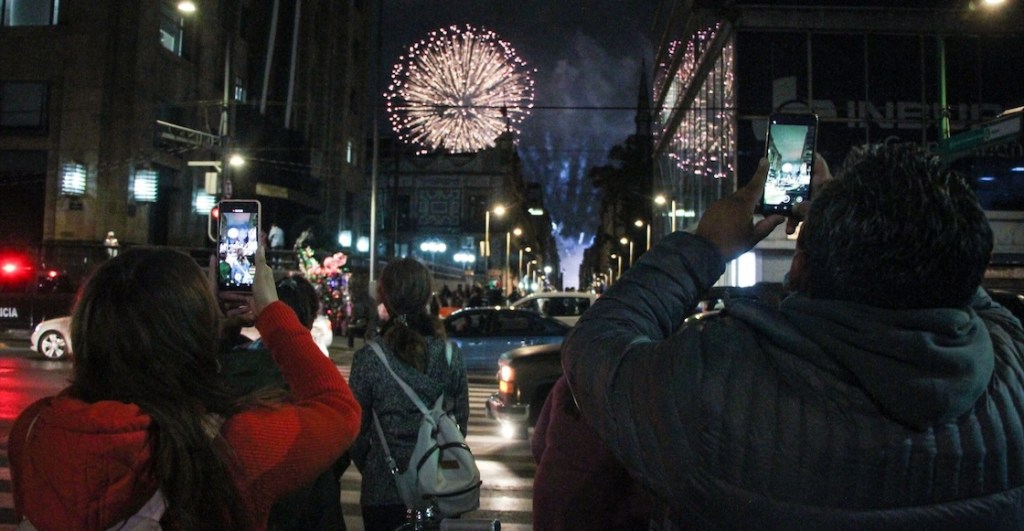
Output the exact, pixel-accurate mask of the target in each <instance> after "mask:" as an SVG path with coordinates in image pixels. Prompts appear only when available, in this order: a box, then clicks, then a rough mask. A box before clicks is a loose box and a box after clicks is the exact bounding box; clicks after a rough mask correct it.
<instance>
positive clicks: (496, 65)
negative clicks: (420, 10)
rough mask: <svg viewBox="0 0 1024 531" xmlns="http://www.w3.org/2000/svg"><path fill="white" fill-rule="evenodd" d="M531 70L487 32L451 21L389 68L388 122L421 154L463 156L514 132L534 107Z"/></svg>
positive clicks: (506, 46) (510, 49) (507, 45)
mask: <svg viewBox="0 0 1024 531" xmlns="http://www.w3.org/2000/svg"><path fill="white" fill-rule="evenodd" d="M531 74H532V72H531V71H530V70H529V69H528V68H527V67H526V62H525V61H523V60H522V59H520V58H519V57H518V56H517V55H516V53H515V50H514V49H513V48H512V46H511V45H510V44H509V43H508V42H506V41H503V40H501V39H500V38H498V36H497V35H496V34H495V33H494V32H492V31H488V30H484V29H477V28H474V27H472V26H468V25H467V26H466V27H465V28H459V27H457V26H451V27H448V28H442V29H439V30H437V31H434V32H431V34H430V36H429V37H428V38H426V39H424V40H421V41H419V42H418V43H416V44H413V45H412V46H410V47H409V49H408V52H407V53H406V55H404V56H402V57H400V58H399V60H398V63H397V64H395V66H394V68H393V69H392V72H391V85H390V86H389V87H388V90H387V92H386V93H385V94H384V96H385V98H387V108H388V115H389V116H390V119H391V125H392V127H393V128H394V130H395V132H396V133H398V135H399V137H400V138H402V139H403V140H405V141H407V142H410V143H412V144H415V145H417V146H418V147H419V148H420V152H421V153H424V152H427V151H436V150H444V151H448V152H451V153H468V152H474V151H479V150H480V149H483V148H485V147H489V146H493V145H494V140H495V138H497V136H498V135H500V134H501V133H502V132H504V131H505V130H506V128H508V127H511V128H512V129H513V130H518V126H519V124H520V123H521V122H522V120H523V119H524V118H525V117H526V116H527V115H529V112H530V109H531V108H532V107H533V90H534V88H533V78H532V75H531Z"/></svg>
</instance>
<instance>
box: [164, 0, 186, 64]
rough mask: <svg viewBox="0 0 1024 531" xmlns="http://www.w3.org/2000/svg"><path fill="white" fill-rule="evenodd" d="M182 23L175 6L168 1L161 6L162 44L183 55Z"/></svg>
mask: <svg viewBox="0 0 1024 531" xmlns="http://www.w3.org/2000/svg"><path fill="white" fill-rule="evenodd" d="M182 25H183V21H182V18H181V15H179V14H178V13H177V11H175V9H174V7H172V6H170V5H168V4H166V3H165V4H164V5H163V6H161V7H160V44H161V45H162V46H163V47H164V48H167V49H168V50H170V51H171V52H173V53H175V54H176V55H181V39H182Z"/></svg>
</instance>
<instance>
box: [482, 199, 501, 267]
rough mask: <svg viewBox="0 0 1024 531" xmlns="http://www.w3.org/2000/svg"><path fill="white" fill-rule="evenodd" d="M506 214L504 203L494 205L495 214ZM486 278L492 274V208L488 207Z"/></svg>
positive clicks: (485, 215) (485, 246) (499, 215)
mask: <svg viewBox="0 0 1024 531" xmlns="http://www.w3.org/2000/svg"><path fill="white" fill-rule="evenodd" d="M504 214H505V207H504V206H503V205H496V206H495V207H494V215H495V216H498V217H501V216H502V215H504ZM483 255H484V280H485V281H486V280H487V279H488V278H489V277H490V274H491V209H487V211H486V212H484V252H483Z"/></svg>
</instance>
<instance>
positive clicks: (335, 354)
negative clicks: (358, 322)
mask: <svg viewBox="0 0 1024 531" xmlns="http://www.w3.org/2000/svg"><path fill="white" fill-rule="evenodd" d="M365 344H366V342H365V341H364V340H363V339H362V338H359V337H357V338H356V339H355V341H354V342H353V346H351V347H349V346H348V338H346V337H345V336H341V335H335V336H334V341H331V346H330V347H328V348H327V353H328V354H330V357H331V361H333V362H334V364H335V365H343V366H349V365H352V356H353V355H355V353H356V351H357V350H359V349H360V348H362V347H363V345H365Z"/></svg>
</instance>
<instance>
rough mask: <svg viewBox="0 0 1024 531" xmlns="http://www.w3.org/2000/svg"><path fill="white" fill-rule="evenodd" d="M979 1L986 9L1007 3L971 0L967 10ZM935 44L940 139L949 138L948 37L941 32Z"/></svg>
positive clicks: (1004, 1)
mask: <svg viewBox="0 0 1024 531" xmlns="http://www.w3.org/2000/svg"><path fill="white" fill-rule="evenodd" d="M979 3H980V4H981V7H983V8H985V9H997V8H999V7H1000V6H1002V5H1003V4H1005V3H1006V0H981V1H980V2H975V1H974V0H971V1H970V2H969V3H968V4H967V10H968V11H974V10H975V9H978V4H979ZM935 44H936V52H937V53H938V56H939V57H938V59H939V109H940V112H941V113H942V114H941V121H940V123H939V140H946V139H948V138H949V103H948V102H947V98H946V96H947V94H946V37H945V36H943V35H941V34H939V35H936V36H935Z"/></svg>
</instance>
